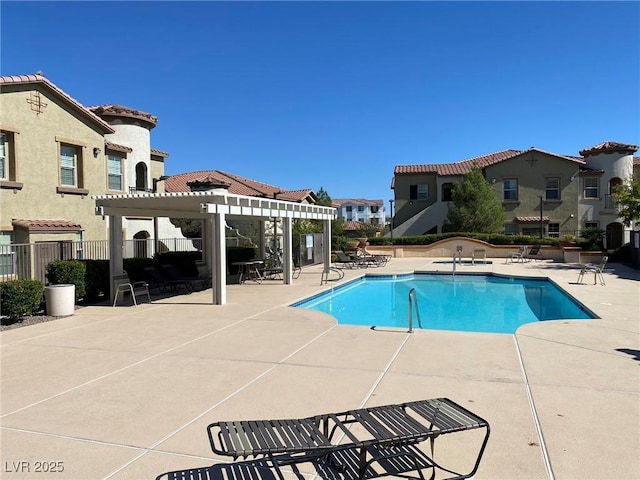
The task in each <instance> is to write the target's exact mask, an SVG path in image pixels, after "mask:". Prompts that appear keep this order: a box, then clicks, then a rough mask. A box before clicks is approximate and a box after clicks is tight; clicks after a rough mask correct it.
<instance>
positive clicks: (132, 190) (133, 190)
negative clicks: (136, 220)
mask: <svg viewBox="0 0 640 480" xmlns="http://www.w3.org/2000/svg"><path fill="white" fill-rule="evenodd" d="M136 193H153V190H151V189H150V188H143V187H129V194H130V195H133V194H136Z"/></svg>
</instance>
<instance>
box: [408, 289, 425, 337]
mask: <svg viewBox="0 0 640 480" xmlns="http://www.w3.org/2000/svg"><path fill="white" fill-rule="evenodd" d="M412 295H413V299H414V301H415V303H416V316H417V317H418V327H419V328H422V320H421V319H420V307H419V306H418V294H417V293H416V289H415V288H412V289H411V290H409V333H413V303H412V301H411V296H412Z"/></svg>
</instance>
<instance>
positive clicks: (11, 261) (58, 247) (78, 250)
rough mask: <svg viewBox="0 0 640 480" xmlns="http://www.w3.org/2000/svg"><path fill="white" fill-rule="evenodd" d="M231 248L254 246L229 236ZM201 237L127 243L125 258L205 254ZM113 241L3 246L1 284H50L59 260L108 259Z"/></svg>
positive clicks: (55, 242)
mask: <svg viewBox="0 0 640 480" xmlns="http://www.w3.org/2000/svg"><path fill="white" fill-rule="evenodd" d="M226 241H227V242H226V243H227V246H251V245H250V244H251V242H252V240H250V239H248V238H247V237H235V236H234V237H227V238H226ZM202 246H203V245H202V239H201V238H162V239H158V241H157V242H156V241H154V240H153V239H151V238H148V239H134V240H125V241H123V244H122V255H123V258H152V257H153V256H154V255H155V254H156V252H168V251H170V252H193V251H202V250H203V248H202ZM108 259H109V240H92V241H89V240H88V241H82V242H76V241H53V242H37V243H22V244H16V243H12V244H6V245H0V282H2V281H6V280H16V279H33V280H40V281H41V282H43V283H46V281H45V280H46V277H45V273H46V267H47V265H48V264H49V263H50V262H53V261H55V260H108Z"/></svg>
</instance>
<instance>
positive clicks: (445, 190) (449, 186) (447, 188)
mask: <svg viewBox="0 0 640 480" xmlns="http://www.w3.org/2000/svg"><path fill="white" fill-rule="evenodd" d="M442 201H443V202H451V201H453V183H443V184H442Z"/></svg>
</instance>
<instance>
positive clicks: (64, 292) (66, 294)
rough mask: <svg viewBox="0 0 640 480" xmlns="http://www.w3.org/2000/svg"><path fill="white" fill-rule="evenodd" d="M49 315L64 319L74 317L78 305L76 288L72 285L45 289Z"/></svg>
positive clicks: (52, 286)
mask: <svg viewBox="0 0 640 480" xmlns="http://www.w3.org/2000/svg"><path fill="white" fill-rule="evenodd" d="M44 300H45V303H46V306H47V315H51V316H53V317H64V316H67V315H73V312H74V310H75V304H76V286H75V285H74V284H73V283H71V284H60V285H47V286H46V287H44Z"/></svg>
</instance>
